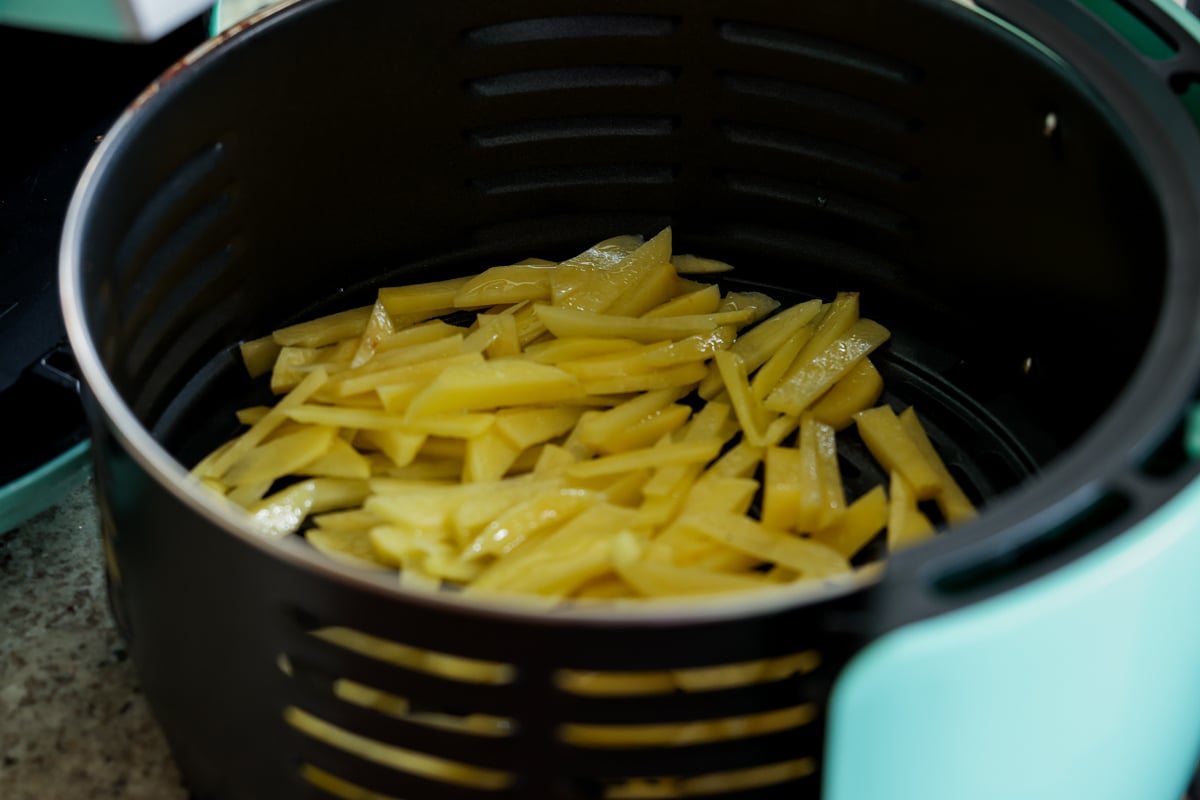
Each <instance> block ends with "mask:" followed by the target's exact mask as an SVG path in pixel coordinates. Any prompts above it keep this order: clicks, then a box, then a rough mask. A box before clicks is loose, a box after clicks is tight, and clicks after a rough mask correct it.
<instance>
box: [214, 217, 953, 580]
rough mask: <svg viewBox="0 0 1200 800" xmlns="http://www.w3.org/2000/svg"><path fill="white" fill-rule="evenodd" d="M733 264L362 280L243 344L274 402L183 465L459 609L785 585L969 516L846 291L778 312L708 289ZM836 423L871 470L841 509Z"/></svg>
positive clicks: (665, 262)
mask: <svg viewBox="0 0 1200 800" xmlns="http://www.w3.org/2000/svg"><path fill="white" fill-rule="evenodd" d="M730 269H732V267H731V266H730V265H728V264H725V263H722V262H719V261H714V260H711V259H706V258H702V257H698V256H694V255H687V254H677V253H674V252H673V249H672V240H671V229H670V228H666V229H664V230H662V231H661V232H660V233H658V234H657V235H656V236H653V237H651V238H649V239H643V238H642V237H639V236H629V235H626V236H618V237H615V238H612V239H608V240H605V241H602V242H599V243H597V244H596V245H595V246H593V247H590V248H588V249H587V250H586V251H584V252H582V253H580V254H578V255H577V256H575V257H573V258H569V259H567V260H565V261H561V262H554V261H546V260H543V259H529V260H526V261H523V262H520V263H518V264H512V265H506V266H496V267H492V268H490V269H485V270H483V271H482V272H479V273H478V274H475V275H469V276H466V277H461V278H454V279H451V280H444V281H435V282H429V283H421V284H415V285H409V286H396V287H386V288H381V289H379V291H378V294H377V297H376V300H375V303H374V304H373V305H371V306H365V307H362V308H355V309H351V310H348V311H343V312H339V313H335V314H332V315H329V316H325V317H321V318H319V319H314V320H311V321H308V322H304V323H301V324H297V325H292V326H289V327H285V328H281V329H279V330H275V331H273V332H272V333H271V334H270V335H268V336H264V337H263V338H261V339H256V340H253V341H248V342H245V343H244V344H243V345H242V348H241V351H242V356H243V358H244V360H245V364H246V367H247V369H248V370H249V371H250V374H251V375H253V376H268V375H269V380H270V385H271V388H272V391H273V392H274V393H275V394H276V396H277V397H278V401H277V402H275V403H274V404H273V405H271V406H261V407H252V408H246V409H243V410H241V411H240V412H239V413H238V418H239V420H240V421H241V422H242V423H243V424H244V426H245V427H244V430H243V431H242V432H241V433H240V434H239V435H237V436H236V437H234V438H232V439H231V440H229V441H228V442H226V443H224V444H223V445H222V446H221V447H219V448H217V449H216V450H215V451H213V452H212V453H211V454H209V455H208V456H207V457H205V458H204V459H203V460H202V461H201V462H200V463H198V464H196V465H195V466H194V468H193V470H192V472H193V474H194V476H195V477H196V478H197V479H199V480H200V481H202V482H203V483H204V484H205V485H206V486H208V487H210V488H211V489H212V490H213V491H215V492H218V493H220V494H221V495H224V496H225V497H226V498H228V499H229V500H230V501H232V502H234V503H236V504H238V505H240V506H242V507H244V508H245V509H246V510H247V512H248V514H249V516H250V518H251V519H252V520H253V524H254V525H255V526H257V527H258V528H260V529H261V530H262V531H264V532H265V533H267V534H270V535H276V536H279V535H286V534H293V533H298V532H299V533H301V535H303V536H305V537H306V538H307V540H308V541H309V542H310V543H311V544H312V545H313V546H314V547H316V548H318V549H319V550H321V551H322V552H324V553H326V554H328V555H329V556H331V557H334V558H337V559H340V560H342V561H347V562H350V563H353V564H356V565H360V566H365V567H370V568H374V569H389V570H396V571H397V572H398V574H399V576H400V579H401V581H402V582H404V583H405V584H410V585H417V586H429V587H438V586H444V585H446V584H447V583H449V584H454V585H456V586H458V587H461V589H462V591H463V592H464V593H466V594H468V595H469V594H483V593H506V594H513V593H516V594H522V595H537V596H542V597H546V598H558V599H572V600H577V599H584V598H594V599H617V598H661V597H681V596H693V595H710V594H715V593H724V592H739V591H747V590H755V589H764V588H770V587H778V586H779V585H780V584H787V583H792V582H795V581H805V580H814V579H817V580H820V579H827V578H831V577H834V576H838V575H842V574H847V573H849V572H851V571H852V570H853V567H852V565H851V560H852V559H853V558H854V557H855V555H856V554H858V553H859V552H860V550H862V548H863V547H864V546H865V545H866V544H867V543H868V542H870V541H871V540H873V539H875V538H876V537H877V536H879V535H880V534H881V533H883V532H885V535H886V543H887V550H888V552H891V551H894V550H895V549H896V548H899V547H904V546H907V545H909V544H912V543H914V542H918V541H921V540H922V539H924V538H925V537H928V536H931V535H933V534H934V532H935V530H936V529H937V528H940V527H943V526H946V525H953V524H956V523H958V522H961V521H963V520H966V519H968V518H970V517H972V516H974V515H975V514H976V508H975V506H974V505H973V504H972V501H971V500H970V499H968V497H967V496H966V495H965V494H964V492H963V491H962V489H961V488H960V487H959V485H958V484H957V483H956V482H955V480H954V478H953V476H952V475H951V473H950V472H949V471H948V470H947V469H946V466H945V465H944V463H943V462H942V460H941V458H940V456H939V454H938V453H937V451H936V450H935V448H934V447H933V445H932V444H931V443H930V440H929V438H928V436H927V435H926V433H925V430H924V428H923V427H922V424H921V421H920V419H919V418H918V416H917V414H916V411H915V410H914V409H913V408H912V407H908V408H905V409H902V410H896V409H893V408H892V407H891V406H889V405H887V404H882V403H880V398H881V396H882V390H883V380H882V378H881V376H880V374H879V372H878V371H877V370H876V368H875V366H874V364H873V363H872V361H871V358H870V356H871V355H872V353H873V352H874V351H875V350H876V349H877V348H879V347H880V346H881V345H883V344H884V343H885V342H887V341H888V339H889V336H890V334H889V331H888V329H887V328H885V327H884V326H883V325H881V324H880V323H878V322H877V321H875V320H872V319H869V318H866V317H863V316H860V313H859V312H860V307H859V297H858V295H857V293H854V292H843V293H840V294H838V295H837V296H836V297H833V298H831V299H828V300H821V299H813V300H808V301H805V302H800V303H797V304H794V305H789V306H783V305H782V304H781V303H780V302H779V301H778V300H776V299H774V298H772V297H769V296H767V295H764V294H761V293H757V292H735V291H722V289H721V288H720V286H719V284H718V283H717V282H715V281H716V280H717V279H718V278H719V276H720V275H721V274H722V273H725V272H727V271H729V270H730ZM464 312H469V314H464ZM851 426H854V427H855V428H856V430H857V432H858V434H859V435H860V436H861V438H862V440H863V442H864V443H865V444H866V445H867V447H868V449H869V450H870V452H871V454H872V455H873V456H874V457H875V458H876V459H877V460H878V462H879V464H880V465H881V466H882V468H883V470H884V472H885V473H886V474H887V475H888V476H889V478H888V480H887V483H886V485H882V484H881V485H879V486H876V487H874V488H872V489H870V490H869V491H867V492H865V493H863V494H861V495H859V496H858V497H854V498H848V497H847V494H846V491H845V488H844V486H843V482H842V475H841V470H840V466H839V458H838V435H839V432H840V431H842V430H843V429H846V428H849V427H851ZM927 501H928V502H927ZM933 504H936V508H937V510H938V514H937V515H936V516H935V517H934V518H933V519H934V520H936V521H931V517H930V516H929V514H927V513H926V512H925V510H924V509H929V508H931V507H932V505H933Z"/></svg>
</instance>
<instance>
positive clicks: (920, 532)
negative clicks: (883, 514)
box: [887, 470, 934, 552]
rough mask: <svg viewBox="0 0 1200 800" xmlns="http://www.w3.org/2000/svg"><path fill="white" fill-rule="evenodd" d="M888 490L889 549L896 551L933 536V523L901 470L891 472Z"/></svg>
mask: <svg viewBox="0 0 1200 800" xmlns="http://www.w3.org/2000/svg"><path fill="white" fill-rule="evenodd" d="M888 490H889V491H888V495H889V497H888V521H887V543H888V550H889V551H891V552H895V551H897V550H900V549H902V548H905V547H911V546H912V545H914V544H918V543H920V542H923V541H925V540H926V539H928V538H930V537H932V536H933V535H934V528H933V523H931V522H930V521H929V517H927V516H925V513H924V512H923V511H921V509H920V508H919V507H918V505H917V496H916V493H915V492H914V491H913V489H912V487H911V486H909V484H908V480H907V479H906V478H905V477H904V476H903V475H902V474H900V472H899V471H895V470H894V471H893V472H892V473H891V476H890V480H889V482H888Z"/></svg>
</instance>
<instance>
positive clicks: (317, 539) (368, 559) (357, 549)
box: [304, 528, 394, 569]
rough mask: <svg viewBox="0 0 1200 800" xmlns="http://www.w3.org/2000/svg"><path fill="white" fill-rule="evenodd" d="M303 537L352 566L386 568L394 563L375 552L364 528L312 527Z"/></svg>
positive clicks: (326, 553)
mask: <svg viewBox="0 0 1200 800" xmlns="http://www.w3.org/2000/svg"><path fill="white" fill-rule="evenodd" d="M304 538H305V539H307V540H308V543H309V544H311V545H312V546H313V547H314V548H316V549H317V550H319V551H321V552H322V553H324V554H325V555H327V556H329V557H330V558H332V559H334V560H335V561H341V562H342V563H344V564H349V565H350V566H352V567H365V568H368V569H387V568H389V567H391V566H393V563H394V562H390V561H387V560H384V559H381V558H380V557H379V556H378V555H377V554H376V552H375V547H374V546H373V545H372V544H371V538H370V536H369V535H368V534H367V531H366V530H352V529H340V528H312V529H311V530H309V531H308V532H307V533H306V534H305V535H304Z"/></svg>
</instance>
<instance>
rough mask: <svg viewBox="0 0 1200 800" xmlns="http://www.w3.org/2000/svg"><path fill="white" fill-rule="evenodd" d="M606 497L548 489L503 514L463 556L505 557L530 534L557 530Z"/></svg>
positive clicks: (474, 541)
mask: <svg viewBox="0 0 1200 800" xmlns="http://www.w3.org/2000/svg"><path fill="white" fill-rule="evenodd" d="M603 499H604V496H603V495H602V494H600V493H599V492H594V491H590V490H587V489H572V488H561V489H553V490H550V491H545V492H542V493H540V494H537V495H535V496H533V497H531V498H530V499H528V500H525V501H523V502H520V503H516V504H515V505H512V506H510V507H509V508H508V510H506V511H504V512H503V513H501V514H499V515H498V516H496V517H495V519H493V520H492V521H491V522H489V523H488V524H487V525H485V526H484V528H483V530H481V531H480V532H479V533H478V534H477V535H476V536H475V538H474V539H472V540H471V542H470V544H468V545H467V547H466V548H464V550H463V553H462V555H463V558H465V559H467V560H474V559H477V558H483V557H489V556H490V557H499V556H505V555H507V554H509V553H511V552H513V551H514V550H516V549H517V548H518V547H520V546H521V545H522V544H524V543H525V542H526V541H527V540H528V539H529V538H530V537H532V536H536V535H539V534H542V533H545V532H547V531H550V530H553V529H554V528H557V527H558V526H560V525H562V524H564V523H565V522H567V520H569V519H571V518H572V517H574V516H575V515H576V514H579V513H581V512H583V511H584V510H586V509H588V508H591V507H592V506H593V505H595V504H596V503H599V502H601V501H602V500H603Z"/></svg>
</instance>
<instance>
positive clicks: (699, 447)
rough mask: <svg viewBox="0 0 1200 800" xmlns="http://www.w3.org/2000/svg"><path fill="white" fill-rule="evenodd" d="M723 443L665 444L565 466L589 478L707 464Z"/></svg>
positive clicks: (711, 441)
mask: <svg viewBox="0 0 1200 800" xmlns="http://www.w3.org/2000/svg"><path fill="white" fill-rule="evenodd" d="M722 444H723V442H722V441H721V440H720V439H706V440H700V441H689V442H666V443H663V444H657V445H655V446H653V447H643V448H640V449H637V450H628V451H626V452H624V453H616V454H613V455H605V456H599V457H597V458H593V459H590V460H588V461H579V462H577V463H575V464H572V465H571V466H569V467H567V469H566V473H567V475H568V476H570V477H573V478H589V477H596V476H598V475H615V474H618V473H623V472H630V471H633V470H637V469H645V468H653V467H661V466H665V465H668V464H691V463H695V462H708V461H711V460H712V459H713V458H715V457H716V456H717V453H719V452H720V451H721V445H722Z"/></svg>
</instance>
